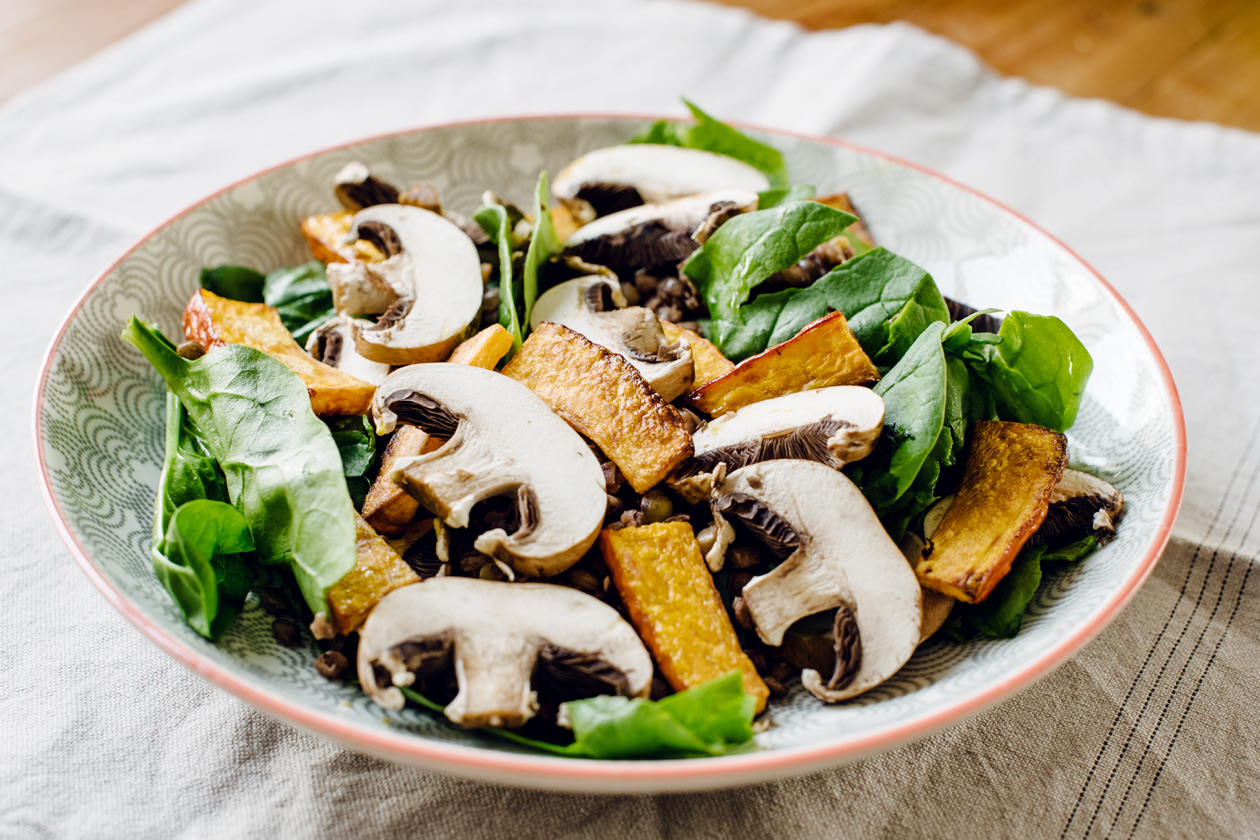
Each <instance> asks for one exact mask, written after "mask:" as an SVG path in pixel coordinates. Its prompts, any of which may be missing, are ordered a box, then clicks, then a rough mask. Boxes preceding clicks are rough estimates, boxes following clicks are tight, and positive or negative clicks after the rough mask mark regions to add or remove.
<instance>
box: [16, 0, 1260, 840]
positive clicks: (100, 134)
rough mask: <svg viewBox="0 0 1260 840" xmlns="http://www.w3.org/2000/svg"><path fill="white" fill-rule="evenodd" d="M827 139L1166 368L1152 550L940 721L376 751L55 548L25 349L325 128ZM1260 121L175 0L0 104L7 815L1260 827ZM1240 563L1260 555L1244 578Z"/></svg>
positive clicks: (876, 57) (247, 833)
mask: <svg viewBox="0 0 1260 840" xmlns="http://www.w3.org/2000/svg"><path fill="white" fill-rule="evenodd" d="M680 93H683V94H686V95H687V96H689V97H691V98H693V99H695V100H696V101H699V102H700V103H702V104H703V105H704V106H705V107H706V109H708V110H710V111H711V112H713V113H715V114H718V115H721V116H722V117H725V118H729V119H739V120H746V121H749V122H753V123H758V124H763V125H767V126H773V127H780V128H785V129H790V130H796V131H801V132H809V133H819V134H828V135H832V136H835V137H841V138H845V139H848V140H852V141H855V142H858V143H861V144H864V145H868V146H871V147H874V148H877V149H880V150H883V151H886V152H890V153H892V154H895V155H899V156H902V157H905V158H908V159H910V160H913V161H916V162H919V163H922V164H924V165H926V166H928V167H931V168H934V169H937V170H938V171H941V172H943V173H946V174H948V175H950V176H952V177H954V178H956V179H958V180H960V181H962V182H964V183H967V184H970V185H972V186H974V187H976V188H978V189H980V190H981V191H984V192H986V193H988V194H990V195H992V196H994V197H996V198H997V199H999V200H1001V201H1003V202H1005V203H1007V204H1009V205H1011V206H1013V207H1014V208H1016V209H1017V210H1019V211H1020V212H1022V213H1024V214H1025V215H1027V216H1029V217H1030V218H1032V219H1033V220H1035V221H1036V222H1038V223H1039V224H1041V225H1042V226H1043V227H1045V228H1046V229H1048V230H1049V231H1051V232H1052V233H1054V234H1056V235H1057V236H1059V237H1060V238H1061V239H1063V240H1064V241H1065V242H1066V243H1068V244H1069V246H1071V247H1073V248H1074V249H1075V250H1077V251H1078V252H1079V253H1080V254H1081V255H1082V256H1083V257H1084V258H1085V259H1086V260H1087V261H1089V262H1091V263H1092V264H1093V265H1094V266H1095V267H1096V268H1098V269H1099V270H1100V271H1101V272H1102V274H1103V275H1104V276H1105V277H1107V278H1108V279H1109V280H1110V281H1111V282H1112V283H1113V284H1114V285H1115V286H1116V287H1117V288H1118V290H1119V291H1120V292H1121V294H1122V295H1124V296H1125V298H1126V299H1127V300H1128V301H1129V302H1130V303H1131V304H1132V306H1133V307H1134V309H1135V310H1136V311H1137V313H1138V315H1139V316H1140V317H1141V318H1142V319H1143V320H1144V321H1145V323H1146V325H1147V326H1148V327H1149V328H1150V330H1151V332H1152V333H1153V335H1154V337H1155V339H1156V341H1157V342H1158V343H1159V345H1160V347H1161V348H1162V349H1163V351H1164V353H1165V354H1166V356H1167V358H1168V360H1169V362H1170V363H1171V366H1172V370H1173V373H1174V376H1175V377H1176V380H1177V383H1178V385H1179V387H1180V389H1181V394H1182V400H1183V403H1184V405H1185V409H1186V422H1187V426H1188V432H1189V440H1190V459H1189V471H1188V477H1187V486H1186V495H1185V502H1184V504H1183V507H1182V512H1181V516H1180V518H1179V520H1178V522H1177V526H1176V529H1175V533H1174V538H1173V541H1172V543H1171V544H1170V546H1169V548H1168V550H1167V552H1166V554H1165V556H1164V558H1163V559H1162V561H1161V562H1160V564H1159V566H1158V567H1157V569H1156V571H1155V573H1154V574H1153V575H1152V577H1151V579H1150V580H1149V582H1148V583H1147V584H1146V585H1145V587H1144V588H1143V589H1142V591H1141V592H1140V593H1139V594H1138V596H1137V597H1136V598H1135V600H1134V601H1133V602H1132V603H1131V604H1130V605H1129V606H1128V607H1127V608H1126V609H1125V610H1124V612H1123V613H1122V615H1121V616H1120V617H1119V619H1118V620H1116V621H1115V623H1114V624H1112V625H1111V626H1110V628H1109V629H1108V630H1106V631H1105V632H1104V633H1103V634H1102V635H1101V637H1099V638H1098V639H1097V640H1096V641H1094V642H1093V643H1092V644H1090V645H1089V646H1088V647H1087V648H1085V649H1084V650H1083V651H1082V652H1081V653H1079V654H1078V655H1077V656H1075V657H1074V658H1073V659H1072V660H1070V661H1069V662H1068V663H1067V664H1066V665H1064V666H1063V667H1061V668H1060V669H1059V670H1058V671H1056V672H1055V673H1054V674H1052V675H1051V676H1050V677H1048V678H1046V679H1044V680H1043V681H1041V682H1040V683H1038V684H1037V685H1036V686H1034V687H1033V688H1031V689H1029V690H1027V691H1025V692H1024V693H1022V694H1021V695H1019V696H1018V697H1016V698H1014V699H1012V700H1009V701H1007V702H1005V703H1003V704H1001V705H1000V706H998V707H996V708H994V709H991V710H989V711H987V712H985V713H982V714H980V715H978V716H977V717H975V718H973V719H971V720H969V721H967V722H965V723H963V724H960V725H957V726H955V727H953V728H951V729H949V730H947V731H945V732H942V733H940V734H938V735H936V736H934V737H931V738H928V739H926V740H923V741H920V742H918V743H915V744H913V745H910V746H907V747H904V748H902V749H899V750H896V751H894V752H891V753H887V754H885V755H881V756H877V757H874V758H871V759H868V760H866V761H863V762H861V763H858V764H855V765H852V766H847V767H841V768H838V769H834V770H830V771H826V772H821V773H816V774H814V775H811V776H807V777H804V778H797V779H789V780H786V781H783V782H779V783H774V784H764V785H758V786H754V787H748V788H743V789H738V790H733V791H722V792H715V793H707V794H689V795H674V796H669V795H665V796H643V797H605V796H575V795H562V794H544V793H537V792H530V791H520V790H514V789H508V788H501V787H496V786H492V785H485V784H479V783H473V782H467V781H461V780H457V779H453V778H447V777H444V776H441V775H437V774H432V773H426V772H421V771H417V770H412V769H407V768H401V767H396V766H393V765H391V764H387V763H383V762H381V761H378V760H375V759H372V758H367V757H363V756H360V755H357V754H355V753H352V752H349V751H346V750H343V749H341V748H339V747H337V746H334V745H332V744H331V743H328V742H325V741H323V740H321V739H318V738H315V737H313V736H309V735H306V734H303V733H300V732H297V731H294V730H292V729H290V728H288V727H286V726H283V725H281V724H278V723H275V722H273V721H271V720H270V719H268V718H266V717H264V716H263V715H261V714H259V713H257V712H255V711H253V710H252V709H251V708H249V707H248V706H246V705H245V704H243V703H241V702H239V701H237V700H236V699H234V698H233V697H231V696H229V695H227V694H226V693H224V692H221V691H219V690H217V689H215V688H213V687H211V686H210V685H208V684H206V683H204V682H202V681H200V680H198V679H196V678H194V677H193V676H192V675H191V674H189V673H188V672H187V671H185V670H184V669H183V668H182V667H180V666H178V665H177V664H175V663H174V661H172V660H170V659H168V658H167V657H166V656H165V655H163V654H162V653H161V652H159V651H158V650H157V648H156V647H154V646H153V645H151V644H149V643H148V642H147V641H146V640H144V639H143V638H142V637H141V635H140V634H139V633H137V632H135V631H134V630H133V629H132V628H130V627H129V626H128V625H127V624H126V622H125V621H124V620H123V619H122V618H121V617H120V616H119V615H118V614H116V613H115V612H114V611H113V610H112V609H111V608H110V607H109V606H108V604H107V603H106V602H105V600H104V599H103V598H102V597H100V595H99V594H97V593H96V592H95V591H94V589H93V587H92V586H91V584H90V583H89V582H88V581H87V580H86V579H85V577H84V576H83V575H82V574H81V573H79V571H78V570H77V569H76V568H75V566H74V564H73V562H72V561H71V559H70V558H69V556H68V553H67V552H66V550H65V549H64V548H63V546H62V544H61V542H60V541H59V539H58V538H57V536H56V533H55V532H54V530H53V528H52V525H51V523H50V521H49V517H48V514H47V513H46V511H45V510H44V506H43V503H42V502H41V501H40V500H39V495H38V491H37V489H36V482H35V478H34V470H33V468H32V456H31V453H30V444H29V438H30V433H29V416H30V415H29V410H30V405H29V402H30V396H29V395H30V390H31V385H32V383H33V380H34V378H35V372H36V368H37V364H38V361H39V359H40V356H41V355H42V352H43V350H44V349H45V347H46V344H47V342H48V341H49V339H50V337H51V335H52V333H53V331H54V328H55V326H56V324H57V323H58V322H59V320H60V318H61V317H62V316H63V314H64V313H65V311H66V310H67V309H68V308H69V306H70V304H71V302H72V301H73V300H74V298H75V297H76V296H77V295H78V294H79V293H80V292H81V291H82V289H83V288H84V287H85V286H86V284H87V283H88V282H89V281H90V280H91V279H92V278H93V277H94V276H95V275H96V274H97V273H98V272H99V271H100V270H102V269H103V268H104V267H105V266H106V265H108V263H109V262H110V261H111V259H112V258H113V257H114V256H115V255H116V254H117V253H119V252H120V251H121V250H122V249H123V248H124V247H125V246H126V245H127V244H129V243H130V242H131V241H132V240H133V239H134V238H136V237H137V236H139V235H141V234H142V233H144V232H145V231H146V230H148V229H149V228H150V227H152V226H153V225H155V224H156V223H158V222H159V221H161V220H163V219H164V218H166V217H167V216H169V215H170V214H172V213H173V212H175V211H177V210H178V209H180V208H182V207H183V206H186V205H188V204H189V203H191V202H192V201H194V200H196V199H197V198H199V197H201V196H202V195H204V194H206V193H208V192H210V191H212V190H214V189H216V188H218V187H220V186H222V185H223V184H225V183H228V182H230V181H233V180H236V179H238V178H240V177H242V176H245V175H247V174H249V173H251V172H253V171H255V170H258V169H260V168H262V167H264V166H267V165H270V164H273V163H276V162H280V161H283V160H285V159H288V158H290V157H292V156H294V155H297V154H300V153H303V152H307V151H311V150H315V149H318V148H321V147H324V146H327V145H330V144H333V143H338V142H343V141H348V140H352V139H355V138H358V137H361V136H366V135H370V134H374V133H378V132H383V131H388V130H395V129H401V128H407V127H412V126H418V125H422V124H427V123H434V122H441V121H448V120H455V119H461V118H472V117H482V116H496V115H504V114H526V113H547V112H574V111H584V110H585V111H600V112H618V111H627V112H670V113H680V110H681V109H680V107H679V105H678V103H677V98H676V97H677V96H678V94H680ZM1258 246H1260V137H1257V136H1255V135H1252V134H1249V133H1246V132H1243V131H1238V130H1232V129H1227V128H1222V127H1218V126H1214V125H1208V124H1189V123H1180V122H1174V121H1170V120H1157V119H1152V118H1147V117H1144V116H1141V115H1138V114H1135V113H1132V112H1129V111H1126V110H1124V109H1121V108H1118V107H1116V106H1113V105H1110V104H1106V103H1103V102H1097V101H1082V100H1073V99H1070V98H1067V97H1065V96H1063V95H1062V94H1060V93H1058V92H1056V91H1054V90H1050V89H1046V88H1039V87H1034V86H1031V85H1028V84H1026V83H1023V82H1020V81H1016V80H1009V79H1001V78H999V77H997V76H996V75H995V74H993V73H992V72H990V71H989V70H987V69H986V68H984V67H983V66H982V64H981V63H980V62H979V61H978V60H977V59H976V58H975V57H974V56H973V55H972V54H970V53H969V52H967V51H966V50H964V49H961V48H959V47H957V46H955V45H952V44H950V43H949V42H947V41H944V40H942V39H939V38H936V37H933V36H931V35H928V34H926V33H924V32H922V31H919V30H917V29H915V28H913V27H910V26H905V25H891V26H885V27H876V26H862V27H856V28H853V29H848V30H844V31H837V32H824V33H813V34H811V33H806V32H805V31H803V30H801V29H799V28H797V27H795V26H792V25H789V24H784V23H776V22H769V21H765V20H762V19H758V18H756V17H754V16H752V15H750V14H747V13H744V12H742V11H738V10H731V9H726V8H720V7H716V6H708V5H703V4H698V3H697V4H676V3H672V2H631V0H624V1H622V0H617V1H616V2H537V0H512V2H487V1H486V0H464V2H462V3H458V4H447V3H439V2H412V3H406V4H402V3H389V2H384V1H383V0H373V1H372V2H360V3H354V4H346V3H334V2H330V0H301V2H298V0H277V2H270V3H265V4H264V3H258V2H250V1H249V0H197V2H193V3H191V4H189V5H187V6H184V7H181V8H180V9H178V10H177V11H176V12H174V13H173V14H171V15H169V16H168V17H166V18H164V19H162V20H160V21H159V22H157V23H155V24H153V25H152V26H150V27H148V28H147V29H145V30H143V31H141V32H140V33H138V34H136V35H134V36H132V37H130V38H128V39H126V40H125V41H123V42H121V43H119V44H117V45H115V46H114V47H111V48H110V49H108V50H106V51H105V52H104V53H101V54H100V55H98V56H96V57H94V58H92V59H91V60H89V61H87V62H85V63H84V64H82V65H80V66H78V67H76V68H75V69H73V70H71V71H69V72H67V73H65V74H63V75H61V76H60V77H58V78H57V79H55V80H53V81H51V82H49V83H47V84H45V85H42V86H40V87H38V88H36V89H33V90H30V91H28V92H26V93H25V94H23V95H21V96H19V97H18V98H16V99H15V100H13V101H12V102H11V103H9V104H8V105H7V106H6V107H5V108H3V109H2V110H0V271H2V272H3V274H2V275H0V276H2V278H3V279H2V280H0V283H2V286H0V288H2V289H3V292H4V295H5V307H4V309H5V312H6V316H7V323H6V324H5V327H4V338H3V341H2V344H3V347H4V351H5V357H6V361H5V363H4V364H3V365H0V388H2V390H0V393H2V394H3V400H2V401H0V423H2V424H3V425H2V426H0V440H3V444H2V445H0V459H2V460H0V467H2V470H3V475H4V477H5V480H4V482H3V483H0V499H2V500H3V502H2V503H0V518H2V519H0V521H2V522H3V531H2V533H3V535H4V538H3V541H2V542H0V599H2V600H0V603H3V604H4V606H5V608H4V609H3V611H2V612H0V653H2V654H3V655H0V687H2V691H0V838H11V837H12V838H25V837H43V836H53V837H129V838H147V837H154V838H157V837H162V838H165V837H314V836H327V837H341V836H351V835H367V836H375V837H393V836H400V837H401V836H412V835H415V836H432V837H439V836H440V837H460V838H477V837H492V836H501V835H512V836H517V837H532V836H537V837H585V836H592V837H745V836H747V837H763V836H771V835H774V836H790V837H838V836H859V837H884V836H887V837H943V836H957V837H973V836H990V837H1043V836H1049V837H1061V838H1079V837H1086V836H1099V837H1102V836H1107V837H1196V838H1212V837H1238V836H1257V834H1256V831H1257V827H1258V826H1260V716H1258V715H1257V714H1256V711H1255V703H1256V701H1257V695H1258V694H1260V610H1258V609H1257V606H1256V603H1257V602H1256V598H1257V594H1260V593H1257V592H1256V589H1257V586H1256V583H1255V582H1254V581H1251V576H1252V573H1253V571H1254V570H1255V569H1256V557H1257V551H1258V550H1260V529H1257V527H1256V518H1257V512H1258V511H1260V387H1258V386H1260V374H1258V373H1257V368H1258V365H1257V362H1258V361H1260V359H1258V358H1257V353H1256V351H1255V349H1254V347H1255V342H1256V333H1257V330H1256V325H1255V315H1254V313H1255V312H1256V311H1257V310H1258V309H1260V292H1258V291H1257V288H1260V287H1258V286H1257V280H1260V277H1257V268H1256V262H1257V260H1256V257H1257V254H1258V251H1260V247H1258ZM1258 576H1260V575H1258Z"/></svg>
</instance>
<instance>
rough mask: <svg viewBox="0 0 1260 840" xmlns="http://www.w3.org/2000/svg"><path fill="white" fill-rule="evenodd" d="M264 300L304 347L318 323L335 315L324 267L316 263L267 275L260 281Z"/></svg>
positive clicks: (290, 267)
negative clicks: (273, 308) (274, 309)
mask: <svg viewBox="0 0 1260 840" xmlns="http://www.w3.org/2000/svg"><path fill="white" fill-rule="evenodd" d="M263 301H264V302H265V303H266V304H267V305H268V306H274V307H275V308H276V311H277V312H279V313H280V320H281V321H283V322H284V326H285V328H286V329H288V331H289V332H291V333H293V338H294V340H295V341H297V343H298V344H301V345H303V346H305V345H306V339H307V338H308V337H310V334H311V333H312V332H314V331H315V329H316V328H317V327H318V326H319V325H320V324H322V323H324V322H325V321H327V320H328V319H330V318H333V317H335V316H336V315H337V310H336V308H335V307H334V306H333V297H332V289H331V288H330V287H329V285H328V277H327V275H326V274H325V272H324V264H323V263H322V262H320V261H319V260H312V261H310V262H308V263H304V264H302V265H294V266H289V267H288V268H278V269H276V270H275V271H273V272H271V273H270V274H268V275H267V278H266V280H265V281H264V282H263Z"/></svg>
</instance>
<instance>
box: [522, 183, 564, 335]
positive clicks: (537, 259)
mask: <svg viewBox="0 0 1260 840" xmlns="http://www.w3.org/2000/svg"><path fill="white" fill-rule="evenodd" d="M533 216H534V226H533V232H532V233H531V234H530V237H529V247H528V248H527V249H526V251H525V270H524V272H523V273H524V296H525V306H524V310H525V311H524V313H523V314H522V316H521V324H522V332H528V331H529V324H530V320H529V318H530V314H531V313H532V312H533V311H534V301H535V300H537V299H538V271H539V268H541V266H542V265H543V264H544V263H545V262H546V261H547V260H549V259H551V257H552V256H554V255H555V254H558V253H560V251H561V250H562V249H563V248H564V244H563V243H562V242H561V241H560V237H559V236H557V235H556V226H555V224H554V223H553V222H552V220H551V210H550V209H549V208H548V207H547V173H546V172H543V173H541V174H539V176H538V187H537V189H535V190H534V207H533Z"/></svg>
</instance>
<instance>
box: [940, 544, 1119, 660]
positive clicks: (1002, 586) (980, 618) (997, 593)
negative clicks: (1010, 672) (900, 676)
mask: <svg viewBox="0 0 1260 840" xmlns="http://www.w3.org/2000/svg"><path fill="white" fill-rule="evenodd" d="M1097 547H1098V541H1097V540H1096V539H1094V537H1093V536H1086V537H1082V538H1081V539H1079V540H1077V541H1075V542H1072V543H1068V544H1067V545H1063V546H1058V547H1056V548H1048V547H1046V546H1044V545H1032V546H1025V547H1024V549H1023V550H1022V551H1021V552H1020V553H1019V556H1018V557H1016V558H1015V562H1014V563H1013V564H1011V570H1010V571H1009V572H1007V573H1006V577H1004V578H1002V580H1001V581H1000V582H999V583H998V585H997V586H996V587H994V589H993V592H992V593H991V594H990V595H989V597H988V598H986V599H984V601H982V602H981V603H979V604H975V605H973V606H967V605H961V604H960V605H958V606H956V607H955V608H954V615H952V616H951V617H950V635H952V636H953V637H954V638H955V639H958V640H960V641H962V640H965V639H966V638H967V636H968V635H969V634H975V633H979V634H980V635H984V636H989V637H991V638H994V639H1009V638H1011V637H1012V636H1014V635H1015V634H1016V633H1018V632H1019V628H1020V625H1021V624H1023V619H1024V613H1025V612H1026V611H1027V610H1028V605H1029V604H1031V603H1032V599H1033V597H1034V596H1035V595H1036V593H1037V588H1038V587H1039V586H1040V585H1041V579H1042V572H1043V567H1044V565H1045V564H1046V563H1079V562H1080V561H1081V560H1083V559H1084V558H1085V557H1087V556H1088V555H1090V554H1092V553H1093V551H1094V549H1096V548H1097Z"/></svg>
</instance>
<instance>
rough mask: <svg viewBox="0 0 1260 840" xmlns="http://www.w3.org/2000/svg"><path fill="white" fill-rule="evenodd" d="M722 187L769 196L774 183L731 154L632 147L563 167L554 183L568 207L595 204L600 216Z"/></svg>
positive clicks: (586, 157)
mask: <svg viewBox="0 0 1260 840" xmlns="http://www.w3.org/2000/svg"><path fill="white" fill-rule="evenodd" d="M723 189H740V190H745V191H747V192H753V193H757V192H764V191H765V190H768V189H770V180H769V179H768V178H767V177H766V176H765V174H764V173H763V172H761V171H760V170H758V169H756V168H754V167H752V166H749V165H748V164H746V163H744V162H743V161H740V160H736V159H735V158H732V157H727V156H726V155H719V154H716V153H714V152H706V151H702V150H700V149H688V148H684V147H682V146H664V145H658V144H654V143H632V144H623V145H620V146H609V147H608V148H605V149H596V150H595V151H593V152H587V153H586V154H584V155H582V156H581V157H579V158H577V159H576V160H574V161H573V162H571V163H570V164H569V165H568V166H566V167H565V168H564V169H561V170H560V173H559V174H558V175H556V179H555V180H554V181H553V182H552V184H551V191H552V192H553V193H554V194H555V196H556V198H558V199H559V200H560V201H561V202H562V203H563V204H565V205H574V204H578V205H581V204H587V205H590V208H591V210H593V211H594V214H595V215H596V216H606V215H609V214H610V213H614V212H618V211H621V210H625V209H627V208H630V207H636V206H639V205H642V204H656V203H660V202H662V201H669V200H670V199H673V198H681V197H682V196H686V195H694V194H696V193H702V192H712V191H713V190H723Z"/></svg>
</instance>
